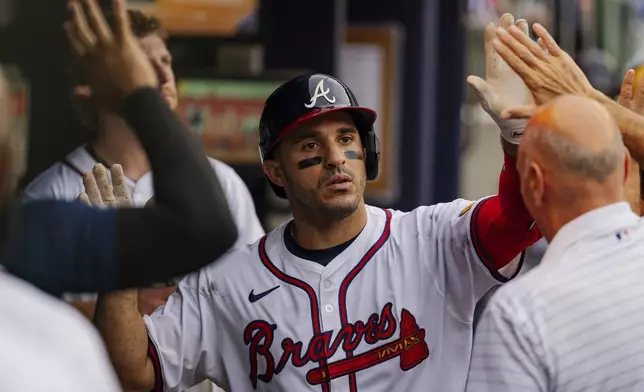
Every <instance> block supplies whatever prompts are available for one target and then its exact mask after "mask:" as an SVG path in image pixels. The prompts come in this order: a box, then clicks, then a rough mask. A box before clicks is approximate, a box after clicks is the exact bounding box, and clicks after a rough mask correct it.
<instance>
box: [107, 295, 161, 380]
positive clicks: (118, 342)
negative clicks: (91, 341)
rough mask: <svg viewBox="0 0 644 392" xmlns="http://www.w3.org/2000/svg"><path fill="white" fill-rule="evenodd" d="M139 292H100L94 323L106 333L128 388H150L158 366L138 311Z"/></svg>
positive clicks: (114, 358) (119, 371)
mask: <svg viewBox="0 0 644 392" xmlns="http://www.w3.org/2000/svg"><path fill="white" fill-rule="evenodd" d="M137 295H138V294H137V291H136V290H127V291H121V292H117V293H111V294H104V295H100V296H99V298H98V301H97V303H96V313H95V315H94V324H95V325H96V328H97V329H98V330H99V332H100V333H101V335H102V336H103V340H104V341H105V345H106V347H107V351H108V353H109V355H110V358H111V360H112V364H113V365H114V369H115V370H116V373H117V374H118V376H119V379H120V380H121V383H122V384H123V386H124V388H125V389H127V390H132V391H138V390H141V391H146V392H147V391H150V390H152V388H154V376H155V375H154V368H153V366H152V362H151V361H150V359H149V358H148V334H147V329H146V327H145V324H144V323H143V318H142V317H141V315H140V313H139V311H138V304H137Z"/></svg>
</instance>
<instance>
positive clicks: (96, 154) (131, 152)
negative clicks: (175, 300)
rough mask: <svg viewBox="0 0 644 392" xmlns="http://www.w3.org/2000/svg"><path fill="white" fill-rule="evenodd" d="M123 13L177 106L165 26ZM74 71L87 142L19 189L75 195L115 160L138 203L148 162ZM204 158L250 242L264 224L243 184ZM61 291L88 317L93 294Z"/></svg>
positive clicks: (144, 309)
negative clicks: (86, 179)
mask: <svg viewBox="0 0 644 392" xmlns="http://www.w3.org/2000/svg"><path fill="white" fill-rule="evenodd" d="M128 16H129V20H130V26H131V29H132V32H133V33H134V35H135V36H136V37H137V39H138V42H139V44H140V45H141V48H142V49H143V51H144V52H145V53H146V55H147V56H148V58H149V59H150V62H151V63H152V65H153V67H154V70H155V71H156V75H157V78H158V81H159V88H160V91H161V94H162V95H163V98H164V99H165V100H166V102H167V104H168V106H169V107H170V108H171V109H173V110H174V109H176V107H177V100H178V94H177V86H176V82H175V76H174V72H173V70H172V56H171V55H170V53H169V52H168V49H167V47H166V44H165V41H164V40H165V38H166V33H165V31H164V30H163V28H162V26H161V25H160V23H159V21H158V20H157V19H156V18H153V17H147V16H146V15H144V14H143V13H142V12H140V11H134V10H129V11H128ZM106 17H107V20H108V23H109V24H110V25H111V26H114V17H113V15H112V14H110V13H109V12H107V13H106ZM74 72H75V76H76V78H75V79H76V80H77V81H78V82H79V85H77V86H75V88H74V90H73V92H74V95H75V98H76V100H77V104H78V108H79V110H80V113H79V114H80V115H81V116H83V117H84V118H83V120H84V121H85V122H86V123H87V125H88V126H89V127H90V131H91V137H92V140H91V141H90V143H89V144H86V145H82V146H80V147H78V148H76V149H75V150H74V151H72V152H71V153H69V154H68V155H67V156H66V157H65V158H64V159H62V160H61V161H60V162H58V163H56V164H54V165H53V166H52V167H50V168H49V169H47V170H46V171H45V172H43V173H42V174H41V175H39V176H38V177H37V178H36V179H34V181H32V183H31V184H29V185H28V186H27V187H26V189H25V191H24V199H25V201H33V200H46V199H58V200H75V199H76V198H77V197H78V195H79V194H80V193H81V192H83V176H84V175H85V174H86V173H89V172H91V171H92V169H93V168H94V166H95V165H96V164H98V163H102V164H103V165H104V166H105V167H110V166H111V165H113V164H115V163H118V164H120V165H121V166H122V168H123V171H124V173H125V176H126V182H127V185H128V188H129V191H130V193H131V195H132V199H133V202H134V206H135V207H143V206H144V205H145V204H146V203H147V202H148V201H149V200H150V199H151V198H152V197H153V196H154V186H153V178H152V172H151V170H150V162H149V160H148V157H147V156H146V153H145V151H144V149H143V148H142V146H141V143H140V142H139V140H138V138H137V135H136V134H135V133H134V132H132V130H131V128H130V125H129V124H128V123H127V122H126V120H125V119H124V118H123V117H122V116H121V114H120V113H117V112H115V111H114V110H113V109H112V108H110V107H106V106H104V105H102V102H101V101H97V100H95V99H93V97H92V90H91V88H90V87H89V86H87V85H86V84H80V82H83V81H84V76H83V75H82V74H81V72H80V70H79V69H78V68H77V67H75V68H74ZM123 72H128V71H127V70H123ZM208 159H209V162H210V164H211V166H212V168H213V170H215V171H216V172H217V175H218V178H219V181H220V183H221V186H222V188H223V190H224V194H225V196H226V200H227V202H228V206H229V207H230V209H231V212H232V215H233V218H234V219H235V222H236V224H237V229H238V233H239V237H238V240H237V245H244V244H248V243H253V242H255V241H256V240H258V239H259V238H260V237H261V236H262V235H263V234H264V230H263V228H262V226H261V223H260V222H259V219H258V217H257V215H256V213H255V206H254V204H253V200H252V197H251V195H250V192H249V191H248V188H247V187H246V185H245V183H244V182H243V181H242V179H241V178H240V177H239V175H237V173H236V172H235V171H234V170H233V169H232V168H231V167H230V166H228V165H226V164H224V163H223V162H220V161H217V160H215V159H212V158H208ZM188 175H189V174H188ZM165 286H166V287H157V288H149V289H142V290H140V292H139V310H140V311H141V313H143V314H150V313H152V312H153V311H154V310H155V309H157V308H158V307H159V306H161V305H162V304H164V303H165V301H166V300H167V298H168V296H169V295H170V294H171V293H172V291H173V290H174V284H173V283H168V284H166V285H165ZM65 297H66V299H68V300H70V301H72V303H73V304H74V306H76V307H77V308H78V309H79V310H81V311H82V312H83V313H84V314H86V315H87V316H88V317H89V318H91V317H92V316H93V313H94V307H95V303H96V302H95V301H96V296H95V295H94V294H76V295H71V294H70V295H66V296H65Z"/></svg>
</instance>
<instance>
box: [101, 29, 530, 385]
mask: <svg viewBox="0 0 644 392" xmlns="http://www.w3.org/2000/svg"><path fill="white" fill-rule="evenodd" d="M517 23H518V24H519V25H520V26H522V27H523V28H527V25H526V24H525V21H519V22H517ZM502 24H503V25H504V26H508V25H510V24H514V20H513V18H512V17H511V16H509V17H505V18H504V20H502ZM493 31H494V29H493V28H492V29H491V30H490V29H488V31H487V33H486V39H488V38H491V37H492V36H493ZM488 43H489V42H488ZM488 54H489V55H493V53H492V52H488ZM488 60H490V61H492V60H498V59H495V58H488ZM488 71H490V72H489V73H488V75H487V76H488V77H487V81H485V80H483V79H478V78H472V79H470V83H471V84H473V85H474V86H475V87H476V88H478V89H479V92H480V94H481V96H482V98H483V100H484V102H485V105H486V106H487V109H488V110H490V111H491V112H492V113H495V114H496V115H497V117H496V118H497V119H498V113H500V112H499V110H500V109H502V108H503V107H505V105H506V104H508V103H515V104H516V103H517V102H516V101H514V102H509V101H510V100H512V98H514V99H517V96H514V97H512V96H511V94H513V93H517V92H518V93H520V94H521V95H520V96H519V97H520V98H519V100H518V101H519V102H523V101H522V100H523V99H526V100H528V99H531V97H530V95H529V93H528V94H524V93H525V92H527V90H526V88H525V86H523V85H522V83H521V81H520V79H518V78H516V75H513V74H512V73H511V72H510V70H509V68H507V67H503V68H498V67H489V68H488ZM504 74H505V76H508V75H510V76H512V77H514V79H506V78H505V77H504ZM515 82H518V83H517V84H516V85H514V86H518V88H520V90H518V91H517V90H516V89H513V88H512V87H513V85H509V86H508V85H506V84H505V83H511V84H512V83H515ZM500 87H504V89H503V88H500ZM375 118H376V113H375V112H374V111H372V110H371V109H368V108H365V107H361V106H359V104H358V102H357V100H356V98H355V96H354V95H353V93H352V92H351V91H350V90H349V88H348V87H347V86H346V85H345V84H344V83H343V82H342V81H340V80H338V79H336V78H334V77H332V76H328V75H322V74H308V75H303V76H299V77H296V78H294V79H292V80H289V81H288V82H286V83H284V84H283V85H282V86H280V87H279V88H278V89H277V90H276V91H275V92H274V93H273V94H272V95H271V96H270V97H269V98H268V99H267V101H266V104H265V107H264V110H263V113H262V116H261V120H260V130H259V132H260V153H261V157H262V161H263V166H264V172H265V174H266V177H267V178H268V180H269V183H270V185H271V186H272V188H273V190H274V191H275V193H276V194H277V195H278V196H280V197H283V198H286V199H287V200H288V201H289V203H290V206H291V208H292V211H293V216H294V219H293V220H292V221H290V222H288V223H285V224H284V225H282V226H280V227H279V228H277V229H275V230H273V231H272V232H270V233H269V234H267V235H266V236H264V237H262V239H261V240H259V241H258V242H257V243H255V244H253V245H249V246H246V247H241V248H238V249H236V250H234V251H232V252H230V253H229V254H228V255H227V256H226V257H225V258H224V259H222V260H220V262H218V263H213V264H211V265H209V266H208V267H207V268H205V269H203V270H202V271H200V272H199V273H197V274H193V275H190V276H189V277H187V278H186V279H184V280H183V281H181V282H180V283H179V285H178V288H177V291H176V292H175V293H174V294H172V296H170V298H169V299H168V302H167V304H166V305H165V306H163V307H161V308H159V309H157V310H156V311H155V312H154V313H153V314H152V315H151V316H144V317H141V315H140V314H139V313H138V311H137V308H136V295H135V294H131V293H113V294H109V295H104V296H101V297H99V301H98V305H97V312H96V318H95V320H96V325H97V327H98V328H99V330H100V332H101V334H102V335H103V338H104V340H105V341H106V344H107V347H108V351H109V352H110V355H111V357H112V359H113V363H114V366H115V368H116V370H117V373H118V374H119V377H120V379H121V381H122V382H123V384H124V387H125V388H126V389H131V390H141V391H144V390H150V389H152V388H154V390H157V391H182V390H183V389H185V388H186V387H189V386H191V385H194V384H196V383H199V382H200V381H202V380H204V379H211V380H214V381H215V382H216V383H217V384H218V385H220V386H222V387H224V388H225V389H227V390H231V391H252V390H260V391H269V390H270V391H285V390H289V391H324V392H326V391H332V390H336V391H337V390H344V391H358V390H370V391H393V390H403V391H404V390H406V391H431V390H434V391H459V390H460V391H462V390H464V388H465V380H466V375H467V369H468V366H469V358H470V349H471V341H472V318H473V311H474V306H475V304H476V301H477V300H478V298H479V297H481V296H482V295H483V294H484V293H485V292H486V291H487V290H488V289H489V288H490V287H491V286H493V285H494V284H497V283H498V282H505V281H506V280H508V279H510V278H511V277H512V276H513V275H514V274H515V273H516V271H517V268H518V267H519V266H520V262H521V253H522V251H523V250H524V249H525V248H526V247H527V246H529V245H531V244H532V243H534V242H535V241H536V240H537V239H538V238H539V237H540V234H539V232H538V230H537V229H536V228H535V227H534V224H533V221H532V218H531V217H530V215H529V213H528V212H527V210H526V209H525V207H524V205H523V202H522V200H521V194H520V189H519V182H518V174H517V172H516V169H515V159H514V156H513V154H514V153H515V151H516V143H517V142H518V138H519V137H520V134H521V133H522V129H521V128H519V125H520V122H512V123H507V122H502V121H499V123H500V124H501V125H502V129H501V130H502V135H503V146H504V151H505V166H504V170H502V172H501V177H500V183H499V194H498V195H496V196H492V197H487V198H484V199H481V200H478V201H466V200H456V201H454V202H451V203H445V204H438V205H434V206H427V207H419V208H417V209H415V210H413V211H411V212H401V211H393V210H389V209H381V208H376V207H372V206H368V205H365V202H364V198H363V193H364V188H365V185H366V182H367V181H368V180H371V179H374V178H376V176H377V174H378V160H379V150H378V140H377V137H376V134H375V131H374V129H373V124H374V121H375Z"/></svg>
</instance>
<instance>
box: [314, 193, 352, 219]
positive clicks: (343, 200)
mask: <svg viewBox="0 0 644 392" xmlns="http://www.w3.org/2000/svg"><path fill="white" fill-rule="evenodd" d="M320 204H321V205H322V206H323V208H324V209H325V210H326V211H328V212H330V213H333V215H336V212H337V213H339V214H340V215H342V216H346V215H350V214H351V213H353V212H354V211H355V210H356V208H357V207H358V205H359V204H360V196H359V195H358V194H357V192H355V191H354V192H334V193H332V194H328V193H327V194H326V195H324V197H322V198H321V203H320Z"/></svg>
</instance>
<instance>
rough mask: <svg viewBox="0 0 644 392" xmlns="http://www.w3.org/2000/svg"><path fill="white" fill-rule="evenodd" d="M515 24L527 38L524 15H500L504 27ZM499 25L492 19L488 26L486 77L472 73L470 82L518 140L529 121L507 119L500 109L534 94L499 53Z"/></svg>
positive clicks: (530, 100) (528, 99)
mask: <svg viewBox="0 0 644 392" xmlns="http://www.w3.org/2000/svg"><path fill="white" fill-rule="evenodd" d="M513 25H514V26H516V27H517V28H518V29H519V30H520V31H521V33H522V34H525V37H526V39H528V40H529V39H530V38H529V36H528V35H529V28H528V22H526V21H525V20H523V19H519V20H517V21H516V23H515V21H514V16H512V14H507V13H506V14H504V15H503V16H502V17H501V21H500V27H499V28H501V29H508V28H510V27H511V26H513ZM496 29H497V27H496V25H495V24H494V23H490V24H489V25H488V26H487V27H486V28H485V33H484V41H485V80H483V79H481V78H480V77H478V76H472V75H470V76H469V77H468V78H467V83H468V84H469V85H470V86H471V87H472V88H473V89H474V90H475V91H476V93H477V95H478V97H479V101H480V103H481V107H482V108H483V109H484V110H485V111H486V112H487V113H488V114H489V115H490V116H491V117H492V119H493V120H494V121H495V122H496V123H497V125H498V126H499V128H500V129H501V134H502V136H503V138H504V139H505V140H507V141H508V142H510V143H513V144H518V143H519V139H520V137H521V135H522V134H523V130H524V128H525V125H526V121H525V120H513V119H504V118H502V117H501V113H502V112H503V111H504V110H506V109H508V108H510V107H514V106H523V105H532V104H534V101H533V98H532V94H531V93H530V90H528V88H527V87H526V85H525V83H524V82H523V80H522V79H521V78H520V77H519V75H517V74H516V73H515V72H514V71H513V70H512V68H510V67H509V66H508V64H507V63H506V62H505V61H504V60H503V59H502V58H501V57H500V56H499V54H498V53H497V52H496V50H494V47H493V46H492V41H493V40H494V39H495V32H496Z"/></svg>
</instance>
